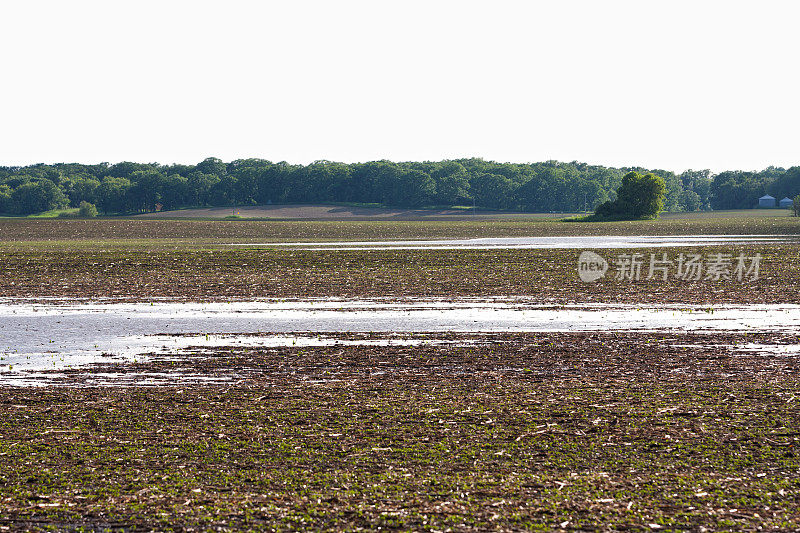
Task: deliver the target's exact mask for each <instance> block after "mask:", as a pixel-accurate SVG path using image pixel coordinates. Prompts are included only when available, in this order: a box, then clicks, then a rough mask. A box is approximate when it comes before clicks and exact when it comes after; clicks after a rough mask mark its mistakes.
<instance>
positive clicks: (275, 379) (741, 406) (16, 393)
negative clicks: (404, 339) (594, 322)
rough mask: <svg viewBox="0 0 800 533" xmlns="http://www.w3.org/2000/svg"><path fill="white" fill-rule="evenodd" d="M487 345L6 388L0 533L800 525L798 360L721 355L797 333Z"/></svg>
mask: <svg viewBox="0 0 800 533" xmlns="http://www.w3.org/2000/svg"><path fill="white" fill-rule="evenodd" d="M481 339H482V340H481V343H480V344H479V345H476V346H447V347H443V346H436V347H428V346H423V347H416V348H413V347H393V348H375V347H358V346H356V347H345V346H339V347H336V346H334V347H328V348H324V349H291V348H282V349H274V350H254V349H220V350H216V351H215V352H213V353H210V354H209V353H203V354H200V353H198V354H196V355H195V356H191V355H190V356H188V357H186V358H184V359H182V360H179V361H172V362H170V361H166V360H165V361H160V362H155V363H148V364H142V365H138V366H137V365H134V366H133V367H131V368H130V370H129V371H131V372H162V371H164V370H167V369H172V370H173V371H178V369H180V368H184V369H193V370H195V371H196V370H201V371H203V372H205V373H207V374H209V375H213V374H215V373H219V372H222V373H229V372H231V371H237V372H239V373H241V374H242V375H243V381H241V382H239V383H237V384H235V385H231V386H223V387H219V386H215V387H192V388H181V389H177V388H171V387H160V388H114V387H106V388H99V389H95V388H47V389H16V390H15V389H7V388H6V389H0V527H12V528H14V529H37V530H42V529H57V530H70V529H71V530H78V529H79V528H83V530H93V531H99V530H128V531H133V530H152V529H157V530H165V529H175V530H191V529H206V530H212V529H213V530H231V529H264V530H285V531H296V530H348V531H352V530H356V529H359V528H363V529H365V530H378V529H384V530H385V529H389V530H424V531H444V530H448V529H453V530H457V531H486V530H498V531H513V530H521V529H545V530H571V531H575V530H579V531H585V530H627V531H630V530H634V531H652V530H659V529H664V530H693V531H702V530H703V529H702V528H707V529H708V530H732V531H756V530H773V531H789V530H797V529H798V528H800V521H798V517H800V481H798V480H800V455H798V454H800V450H798V442H800V441H799V440H798V439H799V438H800V433H798V429H797V428H798V427H800V408H799V407H798V406H800V403H798V398H800V385H799V382H798V379H797V378H798V366H797V362H796V358H787V357H785V356H781V357H776V356H765V355H760V354H759V355H749V356H747V355H736V354H734V353H733V352H732V351H731V349H730V348H728V347H726V346H725V345H729V344H738V343H742V342H747V341H759V342H789V343H797V342H798V339H797V338H796V337H792V336H789V337H785V338H780V339H776V338H773V337H769V336H743V335H740V336H730V335H714V336H703V335H692V334H687V335H643V334H636V335H604V334H573V335H564V334H542V335H505V336H495V337H491V338H487V337H482V338H481ZM112 369H113V368H109V369H107V370H112ZM116 370H118V371H122V372H124V371H125V370H124V368H123V367H117V368H116ZM79 374H80V372H76V373H75V375H73V376H72V378H71V379H73V380H75V383H76V384H77V383H79V382H80V380H81V377H80V375H79Z"/></svg>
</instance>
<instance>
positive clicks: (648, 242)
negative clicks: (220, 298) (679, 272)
mask: <svg viewBox="0 0 800 533" xmlns="http://www.w3.org/2000/svg"><path fill="white" fill-rule="evenodd" d="M789 242H800V237H798V236H797V235H633V236H614V235H611V236H581V237H574V236H565V237H502V238H497V237H492V238H481V239H446V240H428V241H338V242H274V243H255V244H233V245H231V246H247V247H280V248H295V249H304V250H307V249H310V250H459V249H464V250H491V249H582V248H615V249H616V248H665V247H669V246H720V245H732V244H780V243H789Z"/></svg>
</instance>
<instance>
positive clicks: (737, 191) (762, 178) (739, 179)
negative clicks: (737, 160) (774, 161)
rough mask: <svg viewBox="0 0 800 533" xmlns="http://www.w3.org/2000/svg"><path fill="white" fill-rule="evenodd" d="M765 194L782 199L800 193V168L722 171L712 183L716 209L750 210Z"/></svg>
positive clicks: (712, 198) (712, 197) (712, 203)
mask: <svg viewBox="0 0 800 533" xmlns="http://www.w3.org/2000/svg"><path fill="white" fill-rule="evenodd" d="M765 194H769V195H771V196H774V197H775V198H776V199H778V200H780V199H781V198H787V197H788V198H794V197H795V196H797V195H798V194H800V167H791V168H789V169H783V168H776V167H769V168H767V169H765V170H762V171H761V172H742V171H738V170H734V171H726V172H721V173H719V174H717V175H716V176H714V180H713V181H712V183H711V206H712V207H713V208H714V209H748V208H752V207H756V206H757V204H758V199H759V198H760V197H762V196H764V195H765Z"/></svg>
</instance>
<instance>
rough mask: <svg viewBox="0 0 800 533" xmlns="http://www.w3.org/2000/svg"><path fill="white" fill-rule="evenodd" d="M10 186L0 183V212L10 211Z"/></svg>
mask: <svg viewBox="0 0 800 533" xmlns="http://www.w3.org/2000/svg"><path fill="white" fill-rule="evenodd" d="M11 192H12V191H11V187H9V186H8V185H0V213H11V212H12V210H11Z"/></svg>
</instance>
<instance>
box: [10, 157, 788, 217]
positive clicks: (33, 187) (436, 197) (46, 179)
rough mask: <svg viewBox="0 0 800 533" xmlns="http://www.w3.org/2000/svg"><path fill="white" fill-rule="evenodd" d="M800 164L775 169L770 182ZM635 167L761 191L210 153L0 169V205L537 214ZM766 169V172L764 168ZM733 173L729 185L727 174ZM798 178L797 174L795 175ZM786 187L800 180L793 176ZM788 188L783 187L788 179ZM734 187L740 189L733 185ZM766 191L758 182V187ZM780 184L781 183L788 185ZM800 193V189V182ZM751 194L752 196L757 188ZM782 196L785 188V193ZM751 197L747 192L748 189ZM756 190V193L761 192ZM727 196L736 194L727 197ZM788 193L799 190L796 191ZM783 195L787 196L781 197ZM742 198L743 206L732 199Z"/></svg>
mask: <svg viewBox="0 0 800 533" xmlns="http://www.w3.org/2000/svg"><path fill="white" fill-rule="evenodd" d="M796 170H797V169H789V170H788V171H785V170H782V169H773V170H772V171H771V172H773V171H774V172H773V173H772V174H770V176H771V178H770V181H769V184H766V183H762V182H759V181H758V180H759V179H762V178H763V176H762V174H763V173H759V174H754V175H752V176H751V178H752V180H751V181H755V182H758V183H759V185H756V186H755V188H756V189H758V187H762V186H763V187H764V188H766V189H770V188H772V187H773V185H774V186H775V187H778V185H777V184H778V183H783V181H781V180H784V177H785V176H786V175H788V174H789V173H792V172H794V174H792V176H796V175H797V172H796ZM630 171H638V172H642V173H646V172H652V173H654V174H655V175H658V176H660V177H661V178H662V179H663V180H664V184H665V198H664V209H665V210H667V211H694V210H699V209H708V208H709V207H711V206H714V207H715V208H718V207H720V206H723V207H751V206H752V205H751V204H753V203H754V202H753V201H751V200H752V199H753V198H757V197H758V194H757V193H755V192H752V191H749V190H748V192H747V194H744V195H743V196H741V199H739V198H740V196H737V195H741V191H740V190H739V189H741V188H742V187H744V188H747V187H750V185H747V186H743V185H740V182H746V183H748V184H749V183H750V181H748V180H750V179H751V178H748V180H744V179H740V177H741V176H740V175H743V174H746V173H723V174H720V175H718V176H716V177H714V178H713V180H712V176H711V175H710V173H709V172H708V171H687V172H684V173H682V174H675V173H673V172H668V171H663V170H647V169H642V168H610V167H604V166H596V165H588V164H584V163H577V162H573V163H561V162H557V161H547V162H543V163H529V164H521V163H496V162H491V161H484V160H483V159H459V160H450V161H438V162H405V163H394V162H391V161H372V162H368V163H353V164H345V163H336V162H332V161H316V162H314V163H311V164H309V165H292V164H289V163H285V162H280V163H272V162H270V161H266V160H263V159H240V160H236V161H232V162H229V163H225V162H223V161H221V160H219V159H216V158H208V159H206V160H205V161H202V162H201V163H198V164H196V165H159V164H153V163H151V164H143V163H130V162H123V163H117V164H114V165H110V164H106V163H101V164H97V165H82V164H54V165H44V164H38V165H31V166H25V167H0V213H2V214H15V215H24V214H29V213H36V212H40V211H47V210H50V209H56V208H61V207H67V206H71V207H78V206H79V205H81V202H88V203H91V204H93V205H94V206H96V207H97V209H98V210H99V212H100V213H103V214H113V213H140V212H146V211H153V210H154V209H155V208H156V206H157V205H160V206H162V208H163V209H164V210H169V209H177V208H181V207H195V206H232V205H259V204H268V203H319V202H352V203H368V204H380V205H385V206H396V207H428V206H456V205H461V206H472V205H475V206H477V207H479V208H490V209H513V210H524V211H531V212H549V211H563V212H574V211H583V210H587V211H588V210H592V209H594V208H595V207H596V206H598V205H599V204H602V203H604V202H606V201H609V200H611V201H613V200H615V198H616V190H617V188H618V187H619V186H620V184H621V183H622V177H623V176H624V175H625V174H627V173H628V172H630ZM764 172H767V171H764ZM723 175H726V176H727V175H731V176H732V177H731V180H732V181H731V183H733V185H728V182H721V181H719V180H720V176H723ZM792 180H794V181H792ZM784 181H786V183H787V185H786V187H787V189H788V188H791V187H794V186H795V185H796V182H797V179H796V178H792V179H789V178H787V179H786V180H784ZM781 187H782V185H781ZM731 188H735V189H736V191H735V192H733V193H732V192H731V191H730V190H729V189H731ZM759 190H760V189H759ZM781 190H782V189H781ZM797 192H800V190H798V191H797ZM751 193H752V194H751ZM780 194H781V195H783V193H782V192H781V193H780ZM787 194H788V193H787ZM748 195H749V196H748ZM754 195H755V196H754ZM729 196H731V197H735V198H736V199H737V200H736V202H731V201H729ZM789 196H793V195H791V194H789ZM781 197H782V196H781ZM734 204H735V205H734Z"/></svg>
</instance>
